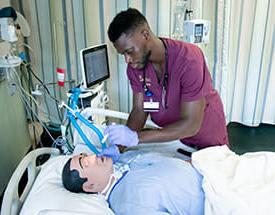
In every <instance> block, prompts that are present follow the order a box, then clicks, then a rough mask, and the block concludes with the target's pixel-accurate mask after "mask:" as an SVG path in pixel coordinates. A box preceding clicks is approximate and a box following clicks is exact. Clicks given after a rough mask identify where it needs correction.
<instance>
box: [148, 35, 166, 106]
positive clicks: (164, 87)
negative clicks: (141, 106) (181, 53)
mask: <svg viewBox="0 0 275 215" xmlns="http://www.w3.org/2000/svg"><path fill="white" fill-rule="evenodd" d="M159 39H160V40H161V42H162V43H163V45H164V49H165V70H164V78H163V82H162V96H161V100H162V106H163V107H164V108H165V109H166V108H167V98H166V91H167V85H168V51H167V46H166V44H165V42H164V40H163V39H161V38H159ZM143 88H144V92H145V95H146V96H148V97H151V96H153V92H152V91H151V90H149V88H148V86H147V84H146V80H145V69H143Z"/></svg>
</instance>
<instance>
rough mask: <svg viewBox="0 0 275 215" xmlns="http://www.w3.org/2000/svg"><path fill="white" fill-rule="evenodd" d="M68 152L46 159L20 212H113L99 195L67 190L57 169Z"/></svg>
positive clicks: (65, 159) (62, 163)
mask: <svg viewBox="0 0 275 215" xmlns="http://www.w3.org/2000/svg"><path fill="white" fill-rule="evenodd" d="M69 157H70V156H65V155H61V156H58V157H54V158H51V159H50V160H49V161H47V162H46V163H45V164H44V165H43V166H42V169H41V171H40V173H39V175H38V176H37V179H36V181H35V183H34V185H33V187H32V189H31V191H30V193H29V195H28V197H27V199H26V201H25V203H24V205H23V207H22V210H21V212H20V214H21V215H30V214H31V215H39V214H40V215H42V214H54V213H55V212H56V214H60V215H61V214H64V215H65V214H66V215H68V214H87V213H89V214H96V215H101V214H102V215H103V214H104V215H109V214H110V215H114V213H113V212H112V210H111V209H110V208H109V207H108V203H107V201H106V200H105V199H104V197H103V196H102V195H94V194H84V193H83V194H79V193H72V192H69V191H67V190H66V189H65V188H64V187H63V185H62V179H61V173H62V169H63V166H64V164H65V163H66V161H67V160H68V159H69Z"/></svg>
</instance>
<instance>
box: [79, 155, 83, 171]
mask: <svg viewBox="0 0 275 215" xmlns="http://www.w3.org/2000/svg"><path fill="white" fill-rule="evenodd" d="M82 158H83V157H79V159H78V162H79V166H80V167H81V169H83V166H82V162H81V161H82Z"/></svg>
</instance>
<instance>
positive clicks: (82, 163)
mask: <svg viewBox="0 0 275 215" xmlns="http://www.w3.org/2000/svg"><path fill="white" fill-rule="evenodd" d="M70 169H71V170H73V169H76V170H77V171H78V172H79V175H80V177H81V178H87V179H88V180H87V181H86V182H85V183H84V184H83V190H84V191H86V192H101V191H102V190H103V189H104V188H105V187H106V186H107V184H108V182H109V179H110V177H111V174H112V173H113V161H112V159H111V158H107V157H97V156H96V155H88V156H87V155H83V154H80V155H78V156H75V157H73V158H72V160H71V166H70Z"/></svg>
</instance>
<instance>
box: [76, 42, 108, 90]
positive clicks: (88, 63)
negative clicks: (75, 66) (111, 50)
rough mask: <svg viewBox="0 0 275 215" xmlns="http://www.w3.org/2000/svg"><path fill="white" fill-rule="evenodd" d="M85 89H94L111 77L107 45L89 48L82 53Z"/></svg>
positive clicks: (81, 60)
mask: <svg viewBox="0 0 275 215" xmlns="http://www.w3.org/2000/svg"><path fill="white" fill-rule="evenodd" d="M80 62H81V70H82V71H81V72H82V78H83V87H84V88H89V87H92V86H94V85H96V84H98V83H100V82H102V81H104V80H106V79H108V78H109V77H110V71H109V62H108V53H107V45H106V44H103V45H98V46H93V47H88V48H85V49H82V50H81V51H80Z"/></svg>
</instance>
